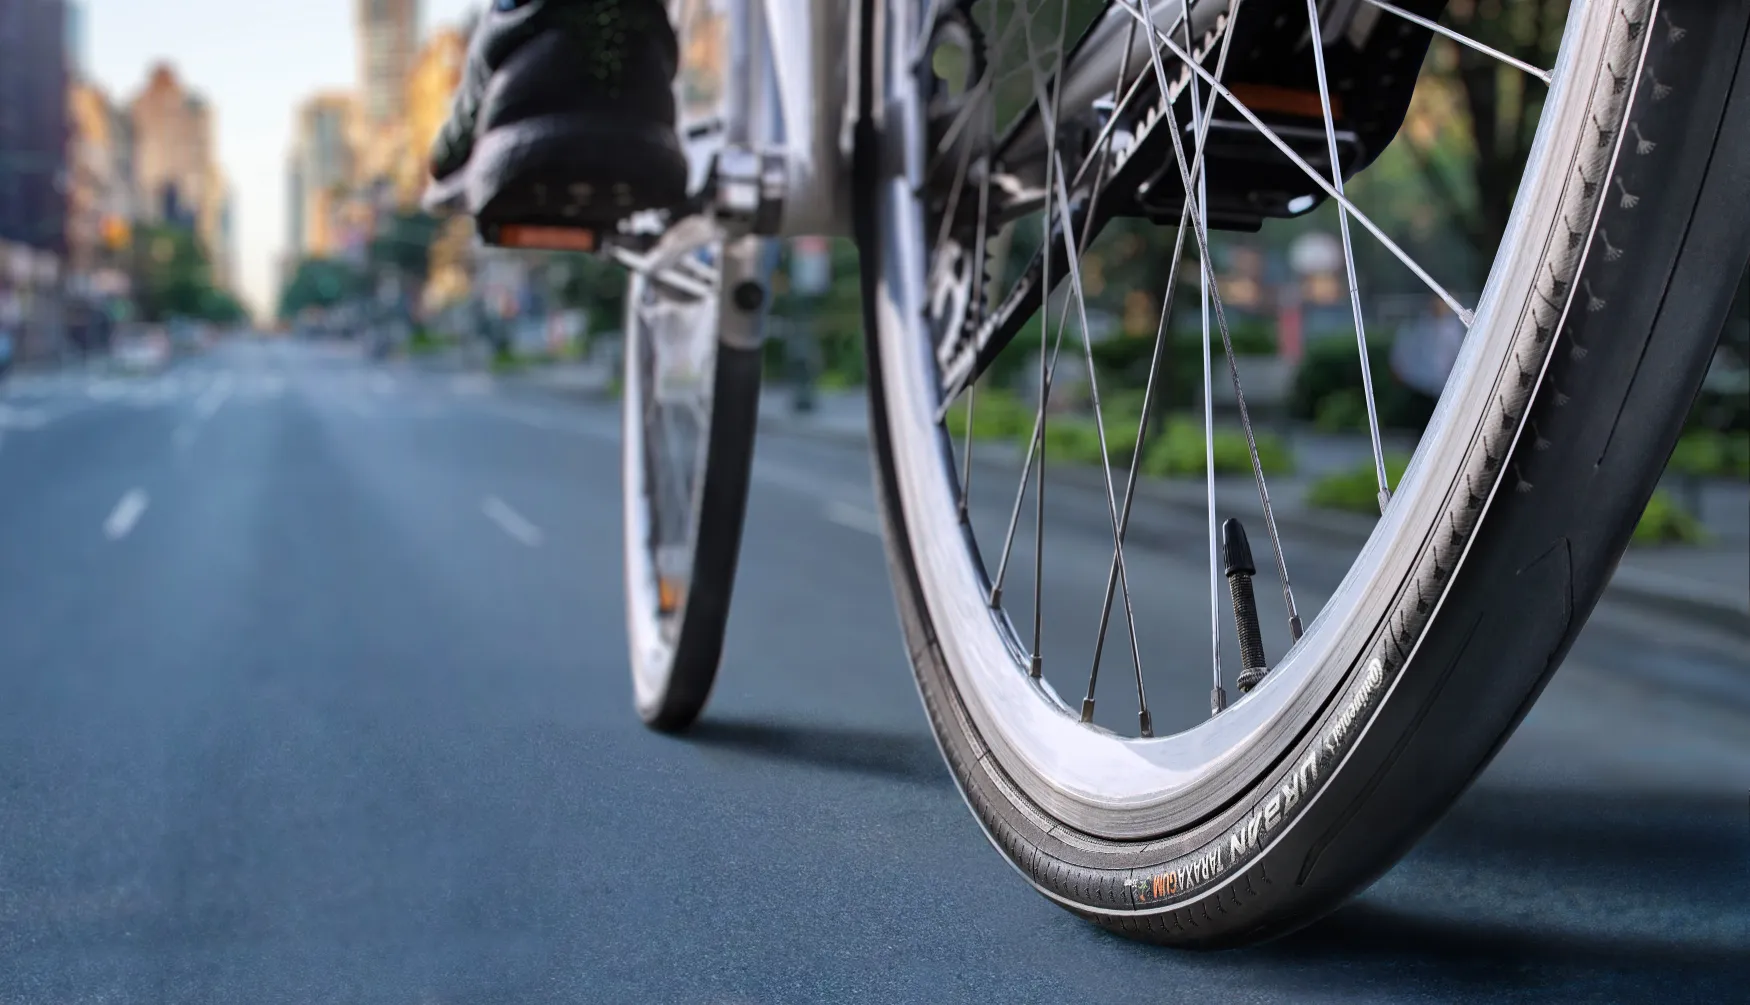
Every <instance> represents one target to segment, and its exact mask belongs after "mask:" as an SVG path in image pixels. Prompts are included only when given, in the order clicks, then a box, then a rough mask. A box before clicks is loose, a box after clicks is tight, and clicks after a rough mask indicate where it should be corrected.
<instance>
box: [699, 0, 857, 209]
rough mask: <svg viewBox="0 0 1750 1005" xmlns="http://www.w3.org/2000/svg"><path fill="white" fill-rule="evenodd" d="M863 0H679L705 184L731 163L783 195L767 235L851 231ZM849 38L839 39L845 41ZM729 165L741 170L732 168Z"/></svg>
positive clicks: (766, 193) (741, 176)
mask: <svg viewBox="0 0 1750 1005" xmlns="http://www.w3.org/2000/svg"><path fill="white" fill-rule="evenodd" d="M862 7H863V2H862V0H670V4H669V8H670V15H671V17H673V18H674V23H675V25H676V27H677V29H678V32H679V35H680V38H681V39H682V52H681V67H680V81H681V85H680V86H681V90H682V97H681V135H682V139H683V143H684V146H685V148H686V150H687V156H688V159H689V162H690V164H691V168H692V179H693V182H694V185H695V187H698V186H700V185H701V184H703V183H704V182H705V181H706V180H708V179H711V178H712V177H713V174H714V173H715V176H716V179H717V180H718V182H719V183H720V184H721V183H722V182H723V180H724V175H725V174H726V173H733V174H735V175H737V176H738V178H737V180H741V181H746V182H749V183H752V184H754V185H756V186H758V187H759V189H760V191H759V194H758V195H757V196H756V197H755V198H756V199H758V198H767V199H775V200H776V205H775V206H773V207H771V208H772V209H773V210H774V211H775V213H776V217H775V221H774V222H772V223H770V224H768V225H763V226H756V227H755V232H756V233H759V234H762V235H764V236H773V237H791V236H801V235H816V234H818V235H833V236H844V235H849V234H850V232H851V214H850V185H849V181H850V163H851V135H852V130H851V126H852V125H853V123H854V114H853V113H854V108H855V102H856V100H857V95H856V94H855V90H854V86H853V83H854V81H855V79H856V53H858V52H860V46H859V45H858V39H859V37H860V36H859V32H860V31H861V28H862V25H861V22H862V17H861V9H862ZM847 40H848V46H847V48H845V49H842V50H841V49H839V47H840V46H846V45H847ZM726 169H733V170H732V171H726Z"/></svg>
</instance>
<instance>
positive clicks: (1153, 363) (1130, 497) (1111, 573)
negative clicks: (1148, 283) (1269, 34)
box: [1082, 3, 1239, 722]
mask: <svg viewBox="0 0 1750 1005" xmlns="http://www.w3.org/2000/svg"><path fill="white" fill-rule="evenodd" d="M1238 12H1239V5H1238V4H1237V3H1236V4H1235V5H1234V9H1233V12H1232V13H1231V14H1230V15H1229V22H1228V25H1229V30H1228V31H1227V32H1226V34H1224V35H1223V37H1222V40H1221V55H1220V56H1219V57H1217V59H1216V63H1215V75H1216V77H1217V78H1220V77H1222V76H1223V75H1224V74H1225V73H1226V69H1227V54H1228V49H1229V43H1230V42H1232V41H1233V31H1232V24H1233V22H1232V15H1233V14H1237V13H1238ZM1135 28H1136V25H1135V24H1134V23H1132V24H1131V29H1132V31H1134V30H1135ZM1128 52H1129V43H1128V42H1127V43H1126V55H1128ZM1139 79H1140V78H1139ZM1214 110H1215V93H1214V92H1213V91H1212V92H1210V95H1209V104H1208V105H1207V106H1205V108H1204V112H1203V117H1202V125H1201V128H1199V129H1196V133H1197V136H1196V154H1195V156H1194V157H1193V158H1192V170H1193V171H1194V172H1197V171H1201V170H1202V167H1203V152H1204V140H1205V138H1206V137H1207V136H1208V133H1209V120H1210V118H1211V116H1212V114H1213V112H1214ZM1190 215H1191V201H1190V200H1189V199H1187V200H1186V201H1185V204H1184V205H1183V206H1181V207H1180V209H1179V224H1178V229H1177V231H1176V232H1175V234H1174V237H1173V257H1172V265H1171V266H1169V267H1168V269H1167V286H1166V291H1165V292H1164V293H1163V294H1162V296H1161V318H1160V321H1159V322H1158V323H1157V324H1156V325H1155V344H1154V352H1153V354H1152V356H1151V357H1150V359H1149V366H1148V382H1147V383H1146V384H1144V385H1143V390H1142V410H1141V412H1142V414H1141V415H1139V416H1138V417H1137V420H1136V449H1135V450H1134V451H1133V452H1132V453H1131V455H1130V470H1129V473H1128V474H1127V476H1126V478H1125V482H1124V505H1123V508H1122V509H1121V510H1120V511H1119V514H1118V539H1119V548H1122V547H1123V541H1124V535H1125V534H1126V533H1128V532H1129V530H1130V511H1131V507H1132V505H1133V504H1134V503H1135V500H1136V486H1137V481H1138V476H1139V475H1140V473H1141V465H1142V454H1143V449H1144V448H1145V447H1146V446H1147V444H1148V417H1149V413H1150V409H1151V406H1152V405H1153V403H1154V392H1155V383H1156V381H1157V380H1158V379H1159V378H1160V370H1161V353H1162V352H1163V351H1164V349H1165V346H1166V339H1167V322H1168V321H1169V320H1170V319H1171V318H1172V314H1173V295H1174V293H1175V292H1176V291H1177V290H1178V288H1179V263H1181V262H1182V261H1184V254H1185V231H1186V227H1187V223H1188V221H1189V219H1190ZM1118 559H1119V554H1118V548H1115V549H1113V553H1112V563H1111V566H1110V568H1108V569H1107V572H1106V596H1105V600H1104V601H1103V602H1102V603H1101V606H1100V630H1099V632H1098V634H1096V635H1095V637H1094V660H1093V666H1092V668H1091V669H1090V670H1089V671H1088V695H1087V697H1086V698H1084V699H1083V700H1082V721H1083V722H1089V721H1092V719H1093V716H1094V687H1095V685H1096V683H1097V682H1098V680H1099V676H1100V657H1101V655H1102V654H1103V653H1104V651H1105V647H1106V629H1107V627H1108V626H1109V625H1110V623H1111V617H1112V597H1113V594H1114V592H1115V591H1116V590H1117V588H1118V571H1119V570H1118ZM1133 638H1134V633H1133ZM1139 669H1140V668H1139ZM1141 687H1142V682H1141V679H1140V675H1139V677H1138V681H1137V689H1138V694H1140V693H1141Z"/></svg>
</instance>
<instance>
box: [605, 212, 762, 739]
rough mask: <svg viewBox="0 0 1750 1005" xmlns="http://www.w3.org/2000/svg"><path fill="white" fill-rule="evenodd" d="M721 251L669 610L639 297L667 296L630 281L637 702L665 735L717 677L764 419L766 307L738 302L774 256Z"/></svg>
mask: <svg viewBox="0 0 1750 1005" xmlns="http://www.w3.org/2000/svg"><path fill="white" fill-rule="evenodd" d="M715 254H716V256H717V259H718V262H719V269H720V274H719V281H718V288H717V290H716V291H715V293H714V295H713V298H712V301H713V302H714V307H715V311H714V314H712V315H711V316H710V317H709V318H708V319H704V320H707V321H708V323H711V324H712V325H713V326H714V327H713V329H712V330H710V331H708V332H705V331H701V332H699V333H697V334H696V335H695V337H703V338H708V339H709V340H710V343H711V353H710V356H711V360H710V375H709V381H710V384H711V399H710V405H709V409H708V410H709V416H708V421H707V423H706V425H707V428H706V429H705V431H704V446H703V449H702V450H699V452H698V457H697V470H696V472H695V473H694V478H695V479H696V491H695V492H694V493H693V494H692V496H691V498H690V500H689V506H690V509H689V512H688V513H687V514H686V515H685V516H684V519H685V520H687V521H688V523H689V532H690V536H691V542H692V553H691V556H690V558H691V561H690V567H689V569H688V573H687V579H686V584H687V585H686V589H685V596H684V599H683V600H681V601H680V603H679V604H678V605H675V609H674V610H672V611H668V612H664V611H662V610H661V607H662V606H663V602H662V599H661V593H662V587H661V586H660V585H659V584H658V582H657V579H656V571H655V558H654V555H653V553H652V549H653V537H652V534H653V531H652V527H653V526H654V525H655V524H656V519H657V518H656V514H655V513H654V512H653V511H654V506H653V504H652V501H651V498H650V492H649V483H650V480H651V479H650V471H651V469H650V463H651V456H650V450H651V443H650V442H649V441H650V437H651V434H652V425H653V423H652V419H651V413H650V412H648V411H647V410H646V408H645V406H646V404H647V402H648V401H649V400H650V398H651V394H652V389H651V387H650V386H649V381H650V376H651V375H650V374H649V373H647V372H646V370H645V368H644V366H643V365H642V363H643V358H644V354H645V352H646V349H647V348H648V340H649V338H650V330H649V327H648V326H647V324H646V323H645V322H644V320H643V319H642V318H641V317H640V316H639V309H640V305H641V304H643V303H646V300H647V298H648V297H651V296H660V295H661V294H660V293H659V292H657V291H656V290H654V289H653V287H654V286H655V285H657V284H656V283H655V280H653V279H652V278H651V277H649V276H647V275H645V274H642V273H640V272H636V271H634V272H633V273H632V275H631V276H630V278H629V279H628V283H627V298H626V348H625V360H624V378H623V381H622V404H623V436H622V444H623V446H622V450H623V453H622V469H621V473H622V476H621V485H622V491H623V496H624V499H623V503H624V537H625V576H626V591H625V595H626V622H627V638H628V649H629V657H630V663H631V670H632V692H633V704H634V705H635V707H636V708H637V710H638V714H639V717H640V718H642V719H643V720H644V722H645V723H646V724H647V725H649V726H650V727H651V728H653V729H657V730H662V731H665V732H675V731H678V730H683V729H685V728H687V727H688V726H690V725H692V723H693V722H694V721H695V720H696V719H697V718H698V716H699V713H700V712H701V711H703V710H704V707H705V703H706V701H707V700H708V699H709V698H710V694H711V687H712V685H713V683H714V682H715V680H716V677H717V666H718V663H719V662H720V660H721V657H722V652H723V636H724V632H725V630H726V629H727V626H728V621H729V606H730V599H731V596H732V594H733V593H734V587H735V571H736V566H737V563H738V560H739V557H740V552H741V532H742V524H743V520H744V517H745V515H746V512H747V491H748V482H749V478H750V474H751V470H752V466H753V449H754V437H755V431H756V426H757V423H758V419H759V392H760V369H761V356H760V350H759V327H760V323H761V321H762V314H761V312H762V310H763V305H762V304H754V303H748V302H739V301H738V300H737V297H736V290H737V289H738V288H740V287H741V286H742V284H743V283H744V281H746V280H748V279H750V278H753V277H756V276H759V275H761V274H762V271H763V268H764V262H765V258H766V257H767V256H765V255H764V254H763V253H762V246H761V244H760V242H759V241H757V240H743V241H740V242H736V243H735V244H732V245H729V246H727V247H725V246H724V245H722V244H721V243H718V244H717V245H715ZM711 306H712V304H706V305H704V307H705V309H706V310H709V308H710V307H711Z"/></svg>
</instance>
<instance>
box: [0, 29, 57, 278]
mask: <svg viewBox="0 0 1750 1005" xmlns="http://www.w3.org/2000/svg"><path fill="white" fill-rule="evenodd" d="M68 56H69V53H68V49H67V4H66V2H65V0H0V240H4V241H7V242H10V243H13V244H19V245H24V246H27V247H31V248H35V249H39V250H42V251H48V252H51V253H54V254H57V255H58V254H61V253H62V252H63V251H64V249H65V237H66V233H65V230H66V227H65V224H66V175H67V147H68V139H69V135H70V129H69V123H68V116H67V99H68V78H69V74H68V66H67V64H68Z"/></svg>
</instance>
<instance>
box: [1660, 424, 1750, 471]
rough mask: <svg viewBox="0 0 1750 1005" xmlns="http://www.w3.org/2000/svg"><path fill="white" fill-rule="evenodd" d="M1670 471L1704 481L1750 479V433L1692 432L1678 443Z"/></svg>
mask: <svg viewBox="0 0 1750 1005" xmlns="http://www.w3.org/2000/svg"><path fill="white" fill-rule="evenodd" d="M1670 470H1672V471H1674V472H1677V473H1678V474H1685V475H1696V476H1698V477H1702V478H1736V479H1739V480H1745V479H1750V433H1721V432H1716V431H1714V430H1711V429H1693V430H1690V431H1689V432H1687V433H1684V434H1683V438H1682V439H1680V440H1678V441H1677V450H1676V451H1675V452H1674V453H1672V455H1671V466H1670Z"/></svg>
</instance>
